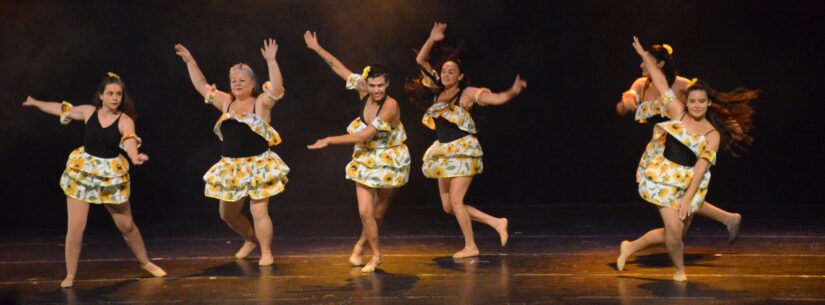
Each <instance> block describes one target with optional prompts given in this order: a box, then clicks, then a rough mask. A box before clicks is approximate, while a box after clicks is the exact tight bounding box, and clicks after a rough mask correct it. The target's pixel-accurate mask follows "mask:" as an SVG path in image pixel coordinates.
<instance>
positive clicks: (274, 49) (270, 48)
mask: <svg viewBox="0 0 825 305" xmlns="http://www.w3.org/2000/svg"><path fill="white" fill-rule="evenodd" d="M276 53H278V44H277V43H276V42H275V39H272V38H269V39H264V47H263V48H261V55H263V56H264V59H266V61H270V60H275V54H276Z"/></svg>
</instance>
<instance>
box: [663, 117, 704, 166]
mask: <svg viewBox="0 0 825 305" xmlns="http://www.w3.org/2000/svg"><path fill="white" fill-rule="evenodd" d="M685 114H687V112H685V113H684V114H682V118H684V117H685ZM680 120H681V119H680ZM715 130H716V129H713V130H711V131H708V133H706V134H705V135H706V136H707V135H708V134H709V133H711V132H713V131H715ZM663 155H664V156H665V159H668V160H669V161H670V162H673V163H676V164H679V165H681V166H694V165H696V161H699V159H698V158H697V157H696V154H695V153H693V151H692V150H690V148H688V147H687V145H685V143H682V141H679V140H678V139H676V138H675V137H673V136H671V135H670V134H666V136H665V150H664V152H663Z"/></svg>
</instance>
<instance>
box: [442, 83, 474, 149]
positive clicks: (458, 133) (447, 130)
mask: <svg viewBox="0 0 825 305" xmlns="http://www.w3.org/2000/svg"><path fill="white" fill-rule="evenodd" d="M461 92H462V91H459V92H458V93H456V95H455V97H453V98H452V99H450V102H449V103H451V104H452V103H454V102H456V101H457V100H458V98H459V97H460V96H461ZM435 98H436V101H437V100H438V96H436V97H435ZM458 107H461V105H459V106H458ZM435 134H436V136H438V142H441V143H447V142H452V141H455V140H458V139H461V138H463V137H466V136H467V135H469V134H470V133H469V132H466V131H464V130H461V129H460V128H458V125H456V124H453V123H451V122H450V121H447V119H445V118H442V117H440V116H439V117H438V118H436V119H435Z"/></svg>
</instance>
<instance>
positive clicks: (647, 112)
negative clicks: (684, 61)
mask: <svg viewBox="0 0 825 305" xmlns="http://www.w3.org/2000/svg"><path fill="white" fill-rule="evenodd" d="M648 54H650V55H651V56H652V57H653V58H654V60H655V62H656V67H657V68H658V69H660V70H662V72H663V73H664V75H665V78H666V80H667V82H668V84H672V88H673V91H674V93H676V94H677V96H678V98H677V99H676V101H677V102H681V100H683V99H684V92H685V88H686V87H687V86H688V84H689V83H690V82H691V81H690V80H688V79H687V78H684V77H681V76H678V74H677V71H676V65H675V63H674V60H673V57H672V55H673V49H672V48H671V47H670V46H669V45H667V44H661V45H659V44H655V45H653V46H651V47H650V50H649V51H648ZM640 67H641V69H642V77H640V78H638V79H636V81H634V82H633V84H632V85H631V87H630V89H629V90H627V91H625V92H624V93H623V94H622V100H621V101H619V103H617V104H616V111H617V112H618V113H619V115H625V114H626V113H629V112H635V113H636V115H635V118H636V120H637V121H639V122H640V123H645V122H647V120H648V119H649V118H653V117H655V116H657V115H659V116H661V117H662V118H669V116H668V113H667V111H664V112H663V111H662V109H661V108H660V107H654V104H656V103H657V102H656V101H657V99H656V97H658V96H660V95H661V93H659V91H658V90H656V88H655V87H651V79H650V73H649V71H648V69H647V67H646V66H645V64H644V62H642V64H641V66H640ZM725 124H726V125H727V128H729V129H733V130H735V131H736V132H734V133H731V136H732V137H734V139H735V138H736V137H738V135H740V134H744V132H743V131H742V126H740V125H739V124H738V123H737V122H736V120H733V119H728V120H727V121H726V122H725ZM696 215H699V216H703V217H706V218H709V219H711V220H714V221H716V222H719V223H722V224H724V225H725V227H726V229H727V231H728V243H729V244H733V243H734V242H735V241H736V239H737V238H738V236H739V226H740V224H741V223H742V215H740V214H739V213H730V212H728V211H725V210H722V209H720V208H718V207H716V206H714V205H712V204H711V203H709V202H704V203H703V204H702V206H701V208H699V210H698V211H696ZM664 242H665V235H664V228H657V229H653V230H651V231H650V232H648V234H645V235H643V236H642V237H641V238H639V239H637V240H635V241H632V242H631V241H624V242H622V243H621V246H620V247H619V248H620V249H619V258H618V259H617V260H616V268H617V269H618V270H619V271H621V270H623V269H624V264H625V261H626V260H627V258H628V257H629V256H630V255H632V254H633V253H635V252H638V251H641V250H643V249H646V248H648V247H651V246H654V245H659V244H663V243H664Z"/></svg>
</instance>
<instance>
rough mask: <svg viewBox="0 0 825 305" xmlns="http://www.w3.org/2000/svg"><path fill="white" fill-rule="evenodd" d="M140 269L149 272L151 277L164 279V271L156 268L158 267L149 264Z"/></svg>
mask: <svg viewBox="0 0 825 305" xmlns="http://www.w3.org/2000/svg"><path fill="white" fill-rule="evenodd" d="M140 268H142V269H143V270H146V271H149V273H151V274H152V276H154V277H164V276H166V271H163V269H162V268H160V267H158V265H155V264H153V263H151V262H150V263H148V264H146V265H143V266H140Z"/></svg>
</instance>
